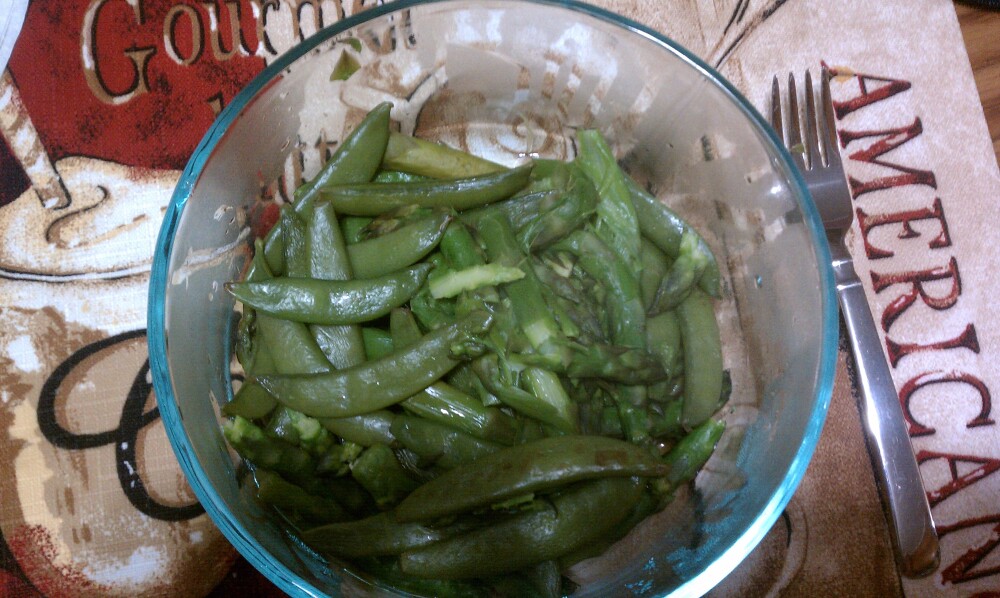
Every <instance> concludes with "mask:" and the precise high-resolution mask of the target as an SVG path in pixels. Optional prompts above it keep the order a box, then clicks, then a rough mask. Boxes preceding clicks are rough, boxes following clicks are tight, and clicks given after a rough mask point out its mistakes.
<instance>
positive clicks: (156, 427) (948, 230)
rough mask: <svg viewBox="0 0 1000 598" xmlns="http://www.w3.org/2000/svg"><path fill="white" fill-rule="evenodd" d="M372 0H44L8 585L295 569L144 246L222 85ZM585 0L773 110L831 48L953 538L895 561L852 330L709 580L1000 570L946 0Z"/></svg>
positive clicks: (997, 330)
mask: <svg viewBox="0 0 1000 598" xmlns="http://www.w3.org/2000/svg"><path fill="white" fill-rule="evenodd" d="M381 3H382V2H380V1H378V0H324V1H320V0H285V1H284V2H280V1H278V0H232V1H227V2H198V3H194V2H191V3H188V2H181V1H178V0H167V1H163V0H130V1H127V2H123V1H120V0H85V1H82V0H65V1H62V2H42V1H40V0H35V1H34V2H30V3H28V4H27V10H26V12H25V15H24V23H23V25H22V26H21V33H20V36H19V37H18V40H17V43H16V44H14V45H13V51H12V52H11V54H10V58H9V62H8V64H7V66H6V69H4V70H3V72H2V75H0V460H2V462H3V463H5V469H4V472H5V474H6V475H4V476H2V477H0V533H2V540H3V542H2V543H0V595H5V596H8V595H9V596H46V597H55V596H138V595H184V596H196V595H214V596H223V595H237V594H239V595H242V594H244V593H248V592H252V593H254V595H267V594H268V593H271V594H274V595H280V592H277V590H275V589H274V588H273V587H272V586H270V585H269V584H268V583H267V582H266V580H264V579H263V577H262V576H260V574H258V573H256V572H255V571H254V570H253V569H252V568H250V567H249V566H248V565H247V564H246V562H245V561H243V560H242V559H241V558H239V557H238V555H237V554H236V553H235V551H234V550H233V549H232V547H230V546H229V544H228V543H227V542H226V540H225V539H224V538H223V537H222V535H221V534H220V533H219V532H218V530H216V528H215V527H214V526H213V524H212V523H211V521H210V520H209V519H208V518H207V516H206V515H205V514H204V512H203V510H202V509H201V507H200V506H199V505H198V504H197V502H196V500H195V499H194V496H193V494H192V493H191V491H190V489H189V487H188V486H187V484H186V482H185V480H184V478H183V475H182V473H181V471H180V468H179V466H178V465H177V463H176V460H175V459H174V456H173V453H172V452H171V450H170V447H169V443H168V442H167V439H166V434H165V432H164V430H163V426H162V423H161V422H160V420H159V417H158V413H157V411H156V401H155V396H154V393H153V391H152V387H151V383H150V379H149V372H148V370H149V365H148V359H147V355H146V345H145V314H146V287H147V284H148V279H149V268H150V262H151V258H152V253H153V245H154V242H155V238H156V234H157V231H158V227H159V223H160V220H161V218H162V214H163V210H164V208H165V206H166V204H167V202H168V201H169V198H170V195H171V193H172V190H173V186H174V184H175V183H176V181H177V179H178V177H179V174H180V171H181V169H182V168H183V167H184V165H185V163H186V162H187V159H188V157H189V156H190V154H191V152H192V150H193V149H194V147H195V145H196V144H197V142H198V140H199V139H200V138H201V136H202V134H203V133H204V132H205V131H206V130H207V128H208V127H209V125H210V124H211V122H212V120H213V119H214V117H215V115H216V114H218V112H219V111H220V110H221V108H222V107H223V106H225V105H226V103H227V102H229V101H230V100H231V99H232V98H233V96H234V95H235V94H236V93H237V92H238V91H239V89H240V88H242V86H243V85H245V84H246V83H247V82H248V81H249V80H250V79H251V78H252V77H253V76H254V75H255V74H256V73H258V72H260V71H261V70H262V69H263V68H264V67H265V65H266V64H267V63H269V62H270V61H272V60H274V59H275V58H276V57H277V56H279V55H280V54H281V53H283V52H284V51H286V50H287V49H289V48H290V47H292V46H293V45H294V44H295V43H296V42H297V41H299V40H301V39H304V38H305V37H308V36H309V35H311V34H312V33H314V32H315V31H317V30H318V29H319V28H321V27H323V26H326V25H329V24H331V23H333V22H336V21H337V20H339V19H343V18H344V17H346V16H349V15H352V14H356V13H358V12H360V11H362V10H365V9H366V8H369V7H370V6H373V5H375V4H381ZM594 3H595V4H597V5H599V6H602V7H604V8H607V9H609V10H613V11H615V12H618V13H621V14H623V15H625V16H627V17H629V18H632V19H635V20H637V21H639V22H642V23H644V24H646V25H648V26H650V27H652V28H654V29H657V30H659V31H661V32H663V33H665V34H666V35H668V36H670V37H672V38H673V39H675V40H677V41H678V42H680V43H681V44H683V45H684V46H686V47H687V48H689V49H690V50H691V51H693V52H694V53H695V54H697V55H699V56H700V57H702V58H703V59H704V60H706V61H707V62H708V63H709V64H711V65H713V66H715V67H717V68H718V69H719V70H720V71H721V72H722V74H723V75H724V76H726V77H727V78H728V79H729V80H730V81H732V82H733V83H734V84H735V85H736V86H737V88H739V89H740V90H741V91H742V92H743V93H744V95H745V96H746V97H747V98H748V99H749V100H750V101H751V102H752V103H753V104H754V105H755V106H756V107H757V108H758V109H759V110H761V111H762V112H763V111H764V110H765V109H766V108H767V105H768V99H767V98H768V94H769V91H770V84H771V77H772V75H774V74H779V75H781V76H783V77H784V76H787V73H788V72H790V71H791V72H795V73H802V72H804V70H805V69H807V68H809V69H812V70H813V72H814V73H817V72H818V71H819V69H820V68H821V66H823V65H827V66H829V67H830V68H831V69H832V70H833V71H834V74H835V75H836V78H835V80H834V85H833V93H834V97H835V100H836V103H837V104H836V105H837V124H838V129H839V132H840V138H841V148H840V149H841V153H842V156H843V158H844V161H845V164H846V165H847V170H848V175H849V177H850V181H851V187H852V191H853V195H854V202H855V208H856V216H857V218H856V222H855V229H854V234H853V236H852V252H853V254H854V256H855V258H856V265H857V269H858V272H859V274H860V275H861V278H862V280H863V281H864V283H865V286H866V291H867V295H868V297H869V300H870V303H871V306H872V309H873V312H874V314H875V316H876V320H877V322H878V323H879V324H880V326H881V331H882V335H883V343H884V345H883V346H884V348H885V352H886V358H887V359H888V360H889V363H890V364H891V366H892V372H893V378H894V381H895V383H896V386H897V388H898V389H899V391H900V399H901V401H902V403H903V407H904V411H905V413H906V416H907V419H908V424H909V426H910V434H911V439H912V444H913V447H914V450H915V452H916V455H917V458H918V461H919V463H920V467H921V474H922V476H923V478H924V485H925V490H926V491H927V495H928V498H929V501H930V503H931V505H932V508H933V514H934V518H935V522H936V524H937V527H938V530H939V533H940V536H941V552H942V558H941V565H940V567H939V568H938V570H937V571H936V572H935V573H934V574H933V575H930V576H928V577H926V578H923V579H919V580H908V579H901V578H900V576H899V575H898V573H897V571H896V568H895V565H894V563H893V559H892V554H891V551H890V548H889V538H888V535H887V531H886V523H885V518H884V514H883V513H882V511H881V505H880V503H879V500H878V495H877V493H876V490H875V486H874V479H873V476H872V473H871V464H870V462H869V458H868V455H867V452H866V451H865V447H864V439H863V435H862V431H861V421H860V417H859V415H858V411H857V408H856V405H855V398H854V396H853V392H852V390H853V387H852V384H851V379H850V359H849V357H848V356H847V354H846V353H844V352H843V351H842V352H841V355H840V362H839V366H838V371H837V379H836V385H835V390H834V397H833V400H832V404H831V410H830V414H829V416H828V419H827V424H826V427H825V428H824V432H823V436H822V438H821V441H820V444H819V447H818V449H817V451H816V455H815V457H814V459H813V461H812V463H811V464H810V467H809V470H808V472H807V474H806V477H805V479H804V480H803V482H802V484H801V486H800V488H799V490H798V492H797V493H796V495H795V497H794V499H793V500H792V502H791V503H790V505H789V507H788V508H787V509H786V511H785V513H784V514H783V516H782V517H781V519H779V522H778V524H776V525H775V526H774V528H773V529H772V531H771V532H770V534H769V535H768V536H767V537H766V538H765V540H764V541H763V542H762V544H761V545H760V546H759V547H758V549H757V550H755V551H754V552H753V553H752V554H751V555H750V557H749V558H748V559H747V561H746V562H744V563H743V564H742V565H741V566H740V567H739V568H738V569H737V570H736V572H734V574H733V575H731V576H730V577H729V578H728V579H727V580H725V581H724V582H723V583H722V584H721V585H720V586H719V587H718V588H716V590H714V591H713V594H715V595H720V596H721V595H749V596H764V595H778V594H781V595H787V596H807V595H816V594H820V595H851V596H891V595H904V594H905V595H907V596H936V595H949V596H950V595H958V596H985V595H989V594H990V593H991V592H992V593H994V595H995V594H996V593H997V592H1000V500H998V499H997V497H998V496H1000V475H994V474H995V473H996V472H997V470H1000V429H998V427H997V425H996V421H995V420H996V417H995V416H994V414H993V412H992V390H993V389H994V388H997V386H998V384H1000V367H998V366H1000V326H998V325H1000V313H998V309H997V308H996V307H995V303H994V302H993V298H994V297H996V296H998V294H1000V281H998V279H997V277H996V276H994V275H993V273H992V270H993V267H992V265H993V261H994V260H993V259H992V257H991V255H992V253H993V252H992V249H993V248H994V247H995V246H996V245H997V243H998V242H1000V234H998V233H997V231H996V222H998V221H1000V203H998V202H997V200H996V198H997V197H1000V172H998V169H997V162H996V159H995V156H994V153H993V148H992V146H991V144H990V138H989V134H988V132H987V130H986V125H985V121H984V118H983V113H982V107H981V106H980V104H979V99H978V95H977V93H976V88H975V84H974V81H973V78H972V73H971V69H970V66H969V61H968V57H967V55H966V53H965V49H964V44H963V40H962V36H961V32H960V30H959V27H958V22H957V19H956V16H955V9H954V6H953V5H952V4H951V3H950V2H949V1H946V0H917V1H913V0H884V1H883V2H864V3H859V2H852V3H827V2H825V1H823V0H714V1H713V0H670V1H667V2H655V3H654V2H642V1H641V0H599V1H596V2H594ZM14 4H17V5H18V6H21V7H23V6H24V4H23V3H20V2H19V0H14ZM14 4H12V5H11V6H13V5H14ZM8 15H13V11H11V12H9V13H7V14H5V15H0V24H3V23H6V22H13V21H14V19H5V18H4V17H6V16H8ZM5 35H9V31H8V32H7V33H6V34H5ZM8 39H9V38H8V37H5V38H4V45H7V44H8ZM179 106H183V107H185V109H178V107H179Z"/></svg>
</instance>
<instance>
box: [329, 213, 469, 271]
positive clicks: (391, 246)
mask: <svg viewBox="0 0 1000 598" xmlns="http://www.w3.org/2000/svg"><path fill="white" fill-rule="evenodd" d="M450 220H451V216H450V215H449V214H447V213H444V212H442V213H440V214H434V215H433V216H430V217H426V218H422V219H420V220H418V221H416V222H414V223H412V224H408V225H406V226H403V227H402V228H399V229H396V230H394V231H392V232H390V233H386V234H384V235H381V236H379V237H375V238H373V239H368V240H365V241H361V242H360V243H355V244H353V245H348V246H347V255H348V257H349V258H350V261H351V267H352V269H353V271H354V276H356V277H357V278H376V277H378V276H382V275H385V274H388V273H390V272H393V271H396V270H401V269H403V268H406V267H408V266H411V265H412V264H415V263H416V262H418V261H419V260H420V259H422V258H424V257H425V256H426V255H427V254H428V253H430V252H431V251H432V250H433V249H434V248H435V247H436V246H437V244H438V242H439V241H440V240H441V236H442V235H443V234H444V230H445V227H446V226H447V225H448V222H449V221H450Z"/></svg>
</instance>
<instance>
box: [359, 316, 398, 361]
mask: <svg viewBox="0 0 1000 598" xmlns="http://www.w3.org/2000/svg"><path fill="white" fill-rule="evenodd" d="M397 309H398V308H397ZM361 339H362V341H363V342H364V346H365V358H366V359H368V360H369V361H370V360H373V359H380V358H382V357H385V356H386V355H388V354H389V353H392V350H393V344H392V336H391V335H390V334H389V333H388V332H387V331H385V330H383V329H381V328H374V327H371V326H365V327H364V328H362V329H361Z"/></svg>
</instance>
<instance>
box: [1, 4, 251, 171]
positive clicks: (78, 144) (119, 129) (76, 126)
mask: <svg viewBox="0 0 1000 598" xmlns="http://www.w3.org/2000/svg"><path fill="white" fill-rule="evenodd" d="M254 14H255V10H254V7H253V5H252V3H251V2H250V1H249V0H240V1H238V2H236V1H228V2H213V3H208V2H206V3H196V4H183V3H178V2H176V1H170V0H138V1H136V2H126V1H125V0H92V1H91V2H90V3H89V5H87V4H86V3H82V2H32V3H31V4H30V5H29V7H28V12H27V14H26V15H25V21H24V26H23V29H22V30H23V31H24V32H26V35H25V37H26V38H27V39H25V40H23V41H24V42H25V43H21V44H18V45H17V46H16V47H15V48H14V51H13V53H12V55H11V59H10V63H9V65H8V69H9V70H10V72H11V73H12V76H13V78H14V80H15V82H16V83H17V87H18V90H19V92H20V95H21V99H22V101H23V102H24V105H25V106H26V107H27V109H28V112H29V114H30V115H31V119H32V121H33V123H34V125H35V127H36V128H37V130H38V134H39V137H40V139H41V141H42V145H44V147H45V148H46V150H47V152H48V155H49V158H50V159H51V160H52V161H53V162H55V161H57V160H59V159H60V158H63V157H66V156H77V155H85V156H90V157H95V158H102V159H106V160H110V161H113V162H117V163H119V164H125V165H129V166H144V167H150V168H162V169H174V170H176V169H181V168H183V167H184V165H185V164H186V163H187V160H188V158H189V157H190V155H191V153H192V151H193V150H194V148H195V147H196V145H197V144H198V141H199V140H200V139H201V137H202V136H203V135H204V133H205V131H206V130H207V129H208V127H209V126H210V125H211V123H212V121H213V120H214V119H215V116H216V113H217V111H218V110H219V108H220V107H221V106H222V105H224V104H225V103H227V102H228V101H230V100H231V99H232V98H233V96H234V95H235V94H236V93H237V92H238V91H239V90H240V89H242V88H243V87H244V86H245V85H246V84H247V83H248V82H249V81H250V80H251V79H252V78H253V76H254V75H256V74H257V73H258V72H260V71H261V70H262V69H263V68H264V60H263V58H260V57H258V56H256V54H257V47H258V45H259V42H258V38H257V25H256V21H255V19H254ZM211 23H215V24H216V25H215V27H212V26H211V25H210V24H211ZM237 25H238V28H237V29H235V30H234V26H237ZM72 31H78V32H79V35H78V36H74V35H68V33H69V32H72ZM41 65H45V68H40V67H41Z"/></svg>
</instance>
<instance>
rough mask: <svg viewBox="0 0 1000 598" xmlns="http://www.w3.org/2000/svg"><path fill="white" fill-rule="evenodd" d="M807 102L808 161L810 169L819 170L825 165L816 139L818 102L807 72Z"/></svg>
mask: <svg viewBox="0 0 1000 598" xmlns="http://www.w3.org/2000/svg"><path fill="white" fill-rule="evenodd" d="M805 87H806V90H805V96H806V97H805V101H806V116H805V135H806V139H805V150H806V154H805V157H806V160H807V163H808V164H809V168H810V169H813V168H819V167H820V166H821V165H822V164H823V159H822V158H821V157H820V155H819V146H818V143H819V141H818V139H817V138H816V135H817V130H816V126H817V125H816V102H815V98H814V97H813V95H814V94H813V82H812V75H811V74H810V73H809V71H806V82H805Z"/></svg>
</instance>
